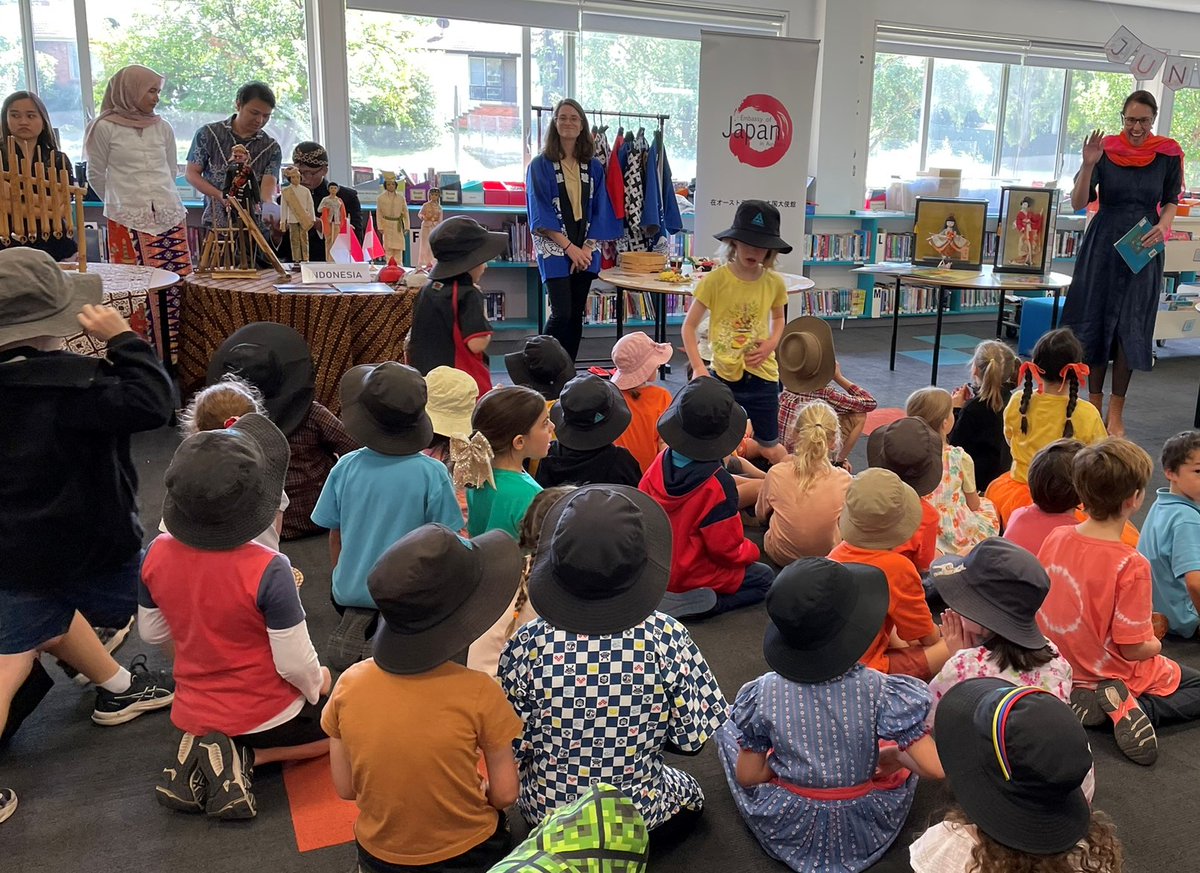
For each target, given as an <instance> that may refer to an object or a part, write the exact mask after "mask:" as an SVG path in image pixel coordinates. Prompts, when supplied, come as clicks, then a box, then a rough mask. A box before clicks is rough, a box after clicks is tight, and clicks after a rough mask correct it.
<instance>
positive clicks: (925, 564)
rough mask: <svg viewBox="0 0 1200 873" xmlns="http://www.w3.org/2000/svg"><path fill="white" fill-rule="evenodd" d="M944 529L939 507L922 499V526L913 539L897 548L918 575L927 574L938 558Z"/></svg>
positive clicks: (898, 552)
mask: <svg viewBox="0 0 1200 873" xmlns="http://www.w3.org/2000/svg"><path fill="white" fill-rule="evenodd" d="M941 529H942V517H941V515H940V514H939V513H938V511H937V507H936V506H934V505H933V504H932V503H930V502H929V501H928V500H926V499H925V498H924V497H922V498H921V526H920V527H918V528H917V532H916V533H914V534H913V535H912V539H910V540H909V541H908V542H906V543H904V544H903V545H900V546H897V547H896V549H895V552H896V553H897V554H900V555H904V557H906V558H908V559H909V560H910V561H912V564H913V566H914V567H916V568H917V572H918V573H925V572H927V571H928V570H929V565H930V564H932V563H933V559H934V558H935V557H936V556H937V539H938V533H939V532H940V531H941Z"/></svg>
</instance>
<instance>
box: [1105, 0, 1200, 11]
mask: <svg viewBox="0 0 1200 873" xmlns="http://www.w3.org/2000/svg"><path fill="white" fill-rule="evenodd" d="M1091 2H1093V3H1109V4H1113V5H1117V6H1140V7H1142V8H1143V9H1172V10H1174V11H1176V12H1200V0H1091Z"/></svg>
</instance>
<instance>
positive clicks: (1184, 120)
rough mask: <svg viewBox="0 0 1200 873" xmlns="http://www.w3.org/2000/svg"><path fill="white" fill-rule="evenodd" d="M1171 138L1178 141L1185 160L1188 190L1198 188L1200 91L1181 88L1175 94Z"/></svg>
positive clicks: (1199, 180)
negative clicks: (1185, 157)
mask: <svg viewBox="0 0 1200 873" xmlns="http://www.w3.org/2000/svg"><path fill="white" fill-rule="evenodd" d="M1171 137H1172V138H1173V139H1177V140H1179V144H1180V145H1181V146H1183V153H1184V154H1185V155H1186V156H1187V159H1186V160H1185V161H1184V162H1183V171H1184V172H1185V173H1187V179H1186V180H1185V181H1186V182H1187V186H1188V189H1189V190H1192V189H1195V188H1200V161H1198V160H1197V159H1198V158H1200V90H1198V89H1196V88H1181V89H1180V90H1178V91H1176V92H1175V108H1174V109H1173V110H1172V114H1171Z"/></svg>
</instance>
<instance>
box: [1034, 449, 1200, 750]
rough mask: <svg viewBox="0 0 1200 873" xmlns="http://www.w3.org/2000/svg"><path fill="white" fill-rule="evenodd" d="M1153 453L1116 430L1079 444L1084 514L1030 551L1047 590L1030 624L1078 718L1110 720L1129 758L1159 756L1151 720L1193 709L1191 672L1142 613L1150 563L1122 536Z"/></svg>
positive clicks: (1196, 707)
mask: <svg viewBox="0 0 1200 873" xmlns="http://www.w3.org/2000/svg"><path fill="white" fill-rule="evenodd" d="M1153 472H1154V462H1153V461H1151V460H1150V456H1149V455H1147V454H1146V452H1145V450H1144V449H1142V448H1141V447H1140V446H1138V445H1135V444H1134V443H1131V442H1129V441H1128V440H1125V439H1120V438H1117V437H1110V438H1108V439H1104V440H1101V441H1100V442H1098V443H1096V444H1095V445H1091V446H1087V447H1085V448H1083V449H1081V450H1080V451H1079V453H1078V454H1077V455H1076V456H1075V460H1074V474H1075V489H1076V490H1077V491H1078V492H1079V496H1080V497H1081V498H1082V500H1083V508H1084V511H1085V512H1087V514H1088V516H1089V518H1088V519H1087V520H1086V521H1084V522H1082V523H1081V524H1079V525H1077V526H1075V527H1060V528H1057V529H1056V530H1053V531H1051V532H1050V535H1049V536H1047V537H1046V541H1045V543H1044V544H1043V545H1042V548H1041V551H1039V552H1038V560H1039V561H1041V563H1042V566H1043V567H1045V568H1046V571H1047V572H1048V573H1049V574H1050V594H1049V595H1048V596H1047V597H1046V602H1045V603H1044V604H1042V609H1041V612H1039V613H1038V624H1040V625H1041V627H1042V630H1043V631H1044V632H1045V633H1046V636H1047V637H1049V638H1050V641H1051V642H1052V643H1054V645H1055V646H1056V647H1057V649H1058V650H1059V652H1061V653H1062V655H1063V657H1065V658H1066V659H1067V661H1068V662H1070V664H1071V669H1072V670H1073V671H1074V679H1075V688H1074V690H1073V691H1072V693H1071V704H1072V707H1073V708H1074V709H1075V710H1076V712H1077V713H1079V716H1080V720H1081V721H1083V723H1084V725H1086V726H1097V725H1102V724H1104V722H1105V716H1106V715H1107V717H1108V719H1109V720H1111V721H1112V722H1113V732H1114V735H1115V737H1116V741H1117V747H1118V748H1119V749H1120V750H1121V751H1122V752H1124V753H1125V755H1126V756H1127V757H1128V758H1129V759H1130V760H1132V761H1133V762H1134V763H1137V764H1145V765H1150V764H1153V763H1154V761H1155V760H1156V759H1157V757H1158V739H1157V737H1156V736H1155V731H1154V727H1155V726H1156V725H1159V724H1166V723H1168V722H1175V721H1189V720H1192V719H1196V718H1200V671H1197V670H1195V669H1193V668H1191V667H1187V666H1182V665H1180V664H1177V663H1175V662H1174V661H1172V660H1171V659H1170V658H1167V657H1164V656H1163V655H1162V654H1161V653H1162V643H1161V642H1159V640H1158V638H1157V637H1156V636H1155V634H1154V628H1153V625H1152V623H1151V620H1150V612H1151V596H1152V595H1151V583H1150V562H1149V561H1147V560H1146V559H1145V558H1144V557H1142V556H1141V555H1139V554H1138V553H1137V551H1136V550H1135V549H1133V548H1132V547H1131V546H1128V545H1126V544H1125V543H1123V542H1122V541H1121V532H1122V529H1123V527H1124V525H1125V522H1126V521H1127V520H1128V518H1129V517H1130V516H1131V515H1133V513H1135V512H1136V511H1137V510H1138V508H1139V507H1140V506H1141V505H1142V501H1143V500H1144V499H1145V496H1146V495H1145V488H1146V483H1147V482H1149V481H1150V476H1151V474H1152V473H1153Z"/></svg>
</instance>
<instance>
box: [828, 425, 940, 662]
mask: <svg viewBox="0 0 1200 873" xmlns="http://www.w3.org/2000/svg"><path fill="white" fill-rule="evenodd" d="M922 426H923V425H922ZM840 524H841V530H842V542H840V543H838V544H837V545H836V546H835V547H834V549H833V551H831V552H830V553H829V557H830V559H832V560H834V561H838V562H839V563H842V564H870V565H871V566H873V567H878V568H879V569H880V570H882V571H883V573H884V575H885V576H886V577H887V582H888V590H889V591H890V592H891V594H890V599H889V602H888V609H887V616H886V617H885V618H884V621H883V627H882V628H881V629H880V631H879V633H878V634H877V635H876V637H875V640H874V642H872V643H871V645H870V647H869V648H868V649H867V650H866V652H865V653H864V654H863V656H862V657H861V658H860V659H859V660H861V661H862V662H863V664H865V665H866V666H868V667H870V668H871V669H873V670H878V671H879V672H880V673H889V674H892V675H896V674H905V675H908V676H916V677H917V678H918V679H923V680H925V681H926V682H928V681H929V680H930V679H932V678H933V677H934V675H935V674H936V673H937V672H938V670H940V669H942V665H943V664H945V663H946V658H948V657H949V652H947V651H946V644H945V643H944V642H943V641H942V638H941V635H940V634H939V633H938V629H937V625H936V624H934V623H933V614H932V613H931V612H930V611H929V605H928V604H927V603H926V602H925V591H924V589H923V588H922V587H921V577H920V575H919V574H918V573H917V571H916V568H914V567H913V564H912V561H911V560H910V559H909V558H908V557H907V556H905V555H904V554H901V553H900V549H901V548H902V547H903V546H904V545H905V544H906V543H908V542H909V541H911V539H912V537H913V534H914V533H915V532H916V530H917V528H919V527H920V525H921V499H920V498H919V497H917V492H915V491H913V489H912V488H911V487H910V486H908V485H906V484H905V483H904V482H902V481H900V477H899V476H897V475H896V474H895V473H893V472H892V471H891V470H883V469H880V468H877V467H875V468H871V469H868V470H864V471H863V472H861V473H859V474H858V475H857V476H855V477H854V481H853V482H851V483H850V488H849V490H848V491H847V492H846V505H845V508H844V509H843V510H842V516H841V519H840Z"/></svg>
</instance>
